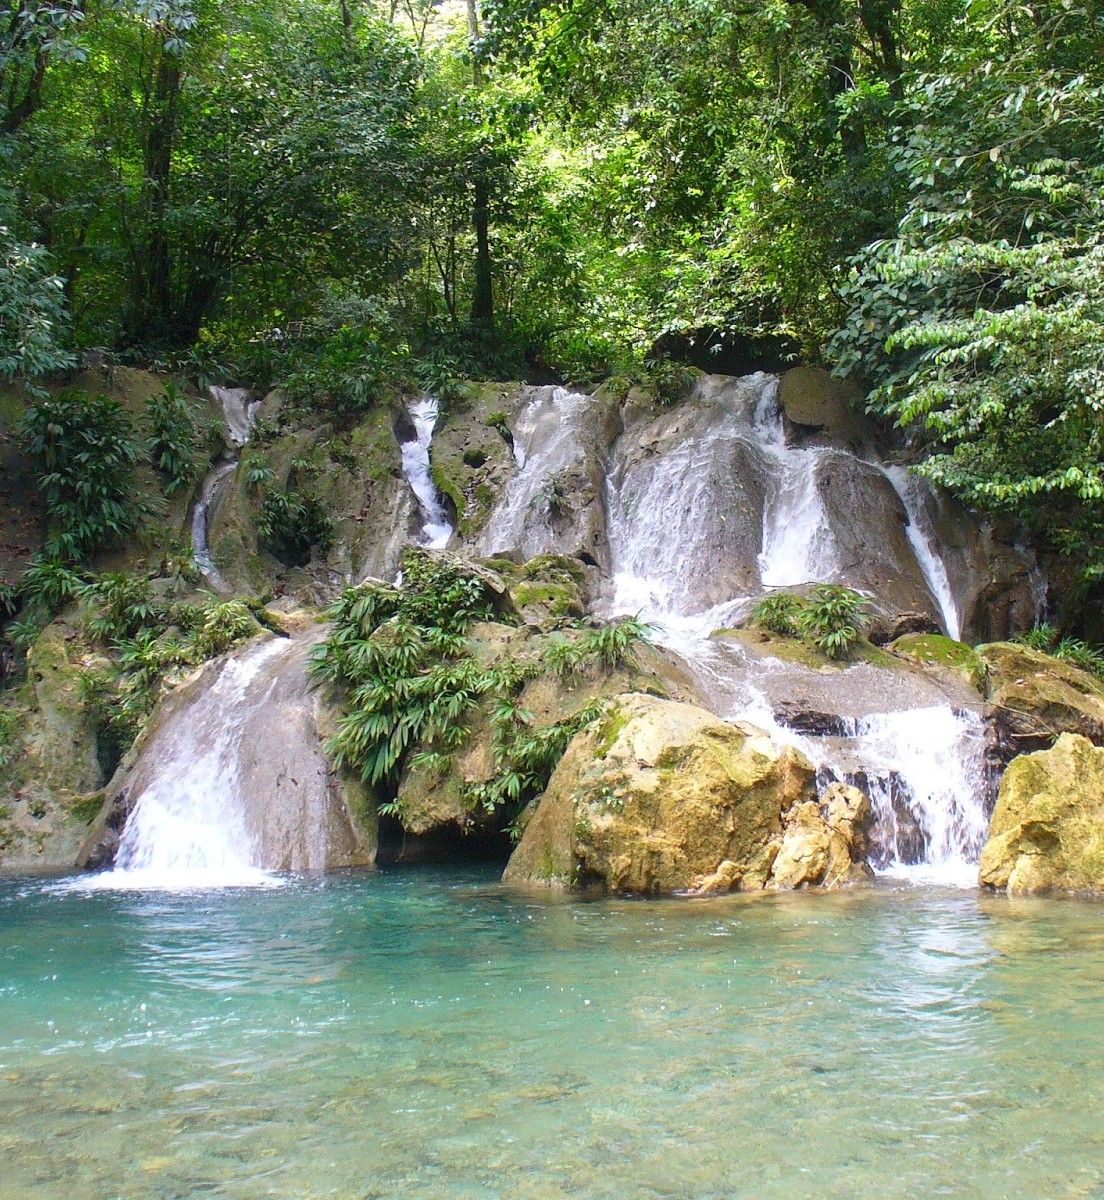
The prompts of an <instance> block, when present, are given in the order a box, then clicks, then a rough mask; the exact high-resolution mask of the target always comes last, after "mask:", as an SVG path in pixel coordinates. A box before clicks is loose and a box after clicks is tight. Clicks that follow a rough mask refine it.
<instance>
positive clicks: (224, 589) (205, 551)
mask: <svg viewBox="0 0 1104 1200" xmlns="http://www.w3.org/2000/svg"><path fill="white" fill-rule="evenodd" d="M237 465H238V460H237V459H236V458H232V459H229V460H227V461H225V462H220V463H219V464H218V465H217V466H215V467H213V468H212V469H211V470H210V471H209V472H208V473H207V476H206V478H205V479H204V480H203V484H202V486H201V487H200V489H199V497H198V499H197V500H196V502H195V507H194V508H193V509H192V561H193V562H194V563H195V565H196V566H197V567H198V568H199V570H200V572H201V574H202V575H203V578H204V579H206V580H207V582H208V583H209V584H210V585H211V587H212V588H213V589H214V590H215V591H216V592H219V593H220V594H223V595H226V594H228V593H229V592H230V591H231V590H232V589H231V588H230V586H229V584H227V582H226V580H225V579H223V577H222V575H221V574H220V573H219V569H218V567H216V566H215V561H214V559H213V558H212V557H211V550H210V547H209V545H208V543H207V529H208V525H209V521H210V516H211V510H212V509H213V508H214V507H215V505H216V504H217V503H218V498H219V496H220V495H221V493H222V489H223V487H224V485H225V483H226V480H227V479H228V478H229V477H230V475H231V474H232V473H233V471H234V468H235V467H236V466H237Z"/></svg>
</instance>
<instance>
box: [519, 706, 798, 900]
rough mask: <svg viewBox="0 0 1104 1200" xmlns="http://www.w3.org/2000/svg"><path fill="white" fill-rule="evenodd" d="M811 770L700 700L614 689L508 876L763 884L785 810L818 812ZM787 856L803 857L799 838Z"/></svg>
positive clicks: (684, 888) (664, 885)
mask: <svg viewBox="0 0 1104 1200" xmlns="http://www.w3.org/2000/svg"><path fill="white" fill-rule="evenodd" d="M814 774H815V773H814V770H813V767H812V764H811V763H810V762H809V761H808V759H806V758H805V756H804V755H803V754H801V753H800V751H798V750H795V749H794V748H792V747H789V746H785V747H780V746H778V745H776V744H775V743H774V742H772V741H771V740H770V738H769V737H768V736H767V735H766V734H765V733H763V732H762V731H761V730H759V729H756V728H754V727H753V726H750V725H744V724H733V723H729V722H726V721H722V720H720V719H719V718H717V717H715V716H713V715H712V714H711V713H709V712H706V711H705V709H702V708H698V707H697V706H696V705H692V704H684V703H679V702H676V701H671V700H661V699H658V698H656V697H654V696H644V695H639V694H626V695H621V696H618V697H616V698H615V699H614V700H613V701H612V702H611V703H610V705H609V707H608V709H607V711H606V713H605V715H604V717H603V718H602V719H601V720H600V721H598V722H595V723H594V724H592V725H591V726H589V727H588V728H587V729H585V730H584V731H583V732H581V733H579V734H578V735H576V737H575V739H574V740H573V741H572V743H571V745H570V746H569V747H568V750H567V752H566V754H565V755H564V757H563V759H562V760H561V761H560V764H559V766H558V767H557V768H556V771H555V773H554V774H553V776H552V779H551V782H550V783H549V786H548V789H547V790H546V792H545V793H544V795H543V797H542V798H541V799H540V801H539V803H538V805H537V807H536V810H535V812H534V813H533V814H532V816H531V817H530V819H529V821H528V824H527V825H526V828H525V832H524V833H523V835H522V838H521V841H520V842H519V844H518V847H517V849H516V850H515V851H514V854H513V856H512V857H511V859H510V862H509V865H508V866H507V868H506V872H505V875H504V876H503V879H504V881H505V882H506V883H509V884H515V885H541V886H548V887H553V888H561V889H562V888H573V887H599V888H601V889H602V890H605V891H612V892H637V893H643V894H647V895H656V894H664V893H672V892H691V891H695V890H696V891H697V892H698V893H699V894H701V892H702V890H703V889H709V890H715V889H716V888H717V887H719V886H720V884H721V881H722V880H726V881H728V883H729V885H730V886H732V885H736V886H739V887H741V888H745V889H746V888H761V887H763V886H764V885H765V884H766V883H767V881H768V879H769V878H770V871H771V867H772V865H773V864H774V862H775V856H776V855H777V854H778V853H779V846H780V845H781V844H783V843H782V833H783V815H784V814H785V813H787V812H789V810H790V809H791V808H793V807H794V806H795V805H803V804H806V803H810V802H812V808H813V809H814V810H815V809H817V805H816V803H815V795H814V790H813V779H814ZM794 828H795V831H796V829H797V826H795V827H794ZM795 837H796V833H795ZM791 852H792V857H793V858H794V860H795V861H796V859H797V858H798V857H799V853H798V849H797V846H796V844H795V843H794V844H791ZM726 862H727V863H728V864H730V865H729V866H722V864H724V863H726ZM796 873H797V872H796V868H795V869H794V872H792V873H791V874H790V875H788V876H787V877H786V879H785V880H783V881H780V882H779V883H778V885H777V886H789V880H790V879H791V878H793V877H794V876H795V875H796ZM806 874H808V872H806Z"/></svg>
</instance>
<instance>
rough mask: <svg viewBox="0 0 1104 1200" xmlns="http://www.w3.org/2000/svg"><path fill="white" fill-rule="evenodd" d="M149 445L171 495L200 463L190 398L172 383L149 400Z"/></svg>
mask: <svg viewBox="0 0 1104 1200" xmlns="http://www.w3.org/2000/svg"><path fill="white" fill-rule="evenodd" d="M146 431H147V438H146V444H147V446H148V448H149V456H150V461H151V462H152V463H153V466H154V468H155V470H156V471H157V473H158V474H159V475H160V476H161V478H162V480H163V481H164V492H165V495H166V496H171V495H172V494H173V493H174V492H178V491H179V490H180V489H181V488H184V487H187V486H188V485H189V484H190V483H192V482H193V480H194V479H195V477H196V474H197V467H198V465H199V432H198V430H197V429H196V423H195V420H194V418H193V417H192V412H191V409H190V408H189V407H188V403H187V401H186V400H185V399H184V397H183V396H181V395H180V394H179V393H178V392H177V390H176V388H174V387H173V385H172V384H171V383H170V384H168V385H167V386H166V388H165V390H164V391H163V392H162V393H161V394H160V395H157V396H150V397H149V399H148V400H147V401H146Z"/></svg>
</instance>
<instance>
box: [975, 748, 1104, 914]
mask: <svg viewBox="0 0 1104 1200" xmlns="http://www.w3.org/2000/svg"><path fill="white" fill-rule="evenodd" d="M978 879H979V881H980V882H981V883H982V884H983V885H985V886H987V887H992V888H1007V889H1008V891H1010V892H1044V891H1050V890H1055V889H1058V890H1071V891H1092V892H1100V891H1104V749H1101V748H1099V747H1097V746H1094V745H1093V744H1092V743H1091V742H1090V741H1089V740H1088V739H1087V738H1084V737H1079V736H1077V735H1075V734H1069V733H1066V734H1062V735H1061V736H1060V737H1059V738H1058V740H1057V742H1056V743H1055V744H1054V746H1053V747H1052V748H1051V749H1050V750H1040V751H1036V752H1035V753H1034V754H1024V755H1020V756H1019V757H1018V758H1016V759H1014V760H1013V761H1012V763H1011V764H1010V765H1009V767H1008V770H1007V771H1005V773H1004V778H1003V779H1002V780H1001V787H1000V795H999V797H998V799H997V805H996V808H995V809H994V810H993V819H992V823H991V825H990V830H989V841H988V842H987V843H986V845H985V849H984V850H983V851H982V854H981V862H980V865H979V869H978Z"/></svg>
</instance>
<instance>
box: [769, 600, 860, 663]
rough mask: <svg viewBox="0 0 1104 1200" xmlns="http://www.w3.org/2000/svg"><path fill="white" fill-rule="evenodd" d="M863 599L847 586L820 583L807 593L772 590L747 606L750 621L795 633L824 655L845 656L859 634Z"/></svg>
mask: <svg viewBox="0 0 1104 1200" xmlns="http://www.w3.org/2000/svg"><path fill="white" fill-rule="evenodd" d="M865 611H866V600H865V599H864V598H863V596H861V595H860V594H859V593H858V592H856V591H852V589H851V588H847V587H842V586H841V585H839V584H835V583H820V584H817V586H816V587H815V588H813V590H812V592H810V594H809V596H808V597H807V598H806V597H803V596H796V595H793V594H792V593H790V592H775V593H773V594H772V595H770V596H765V597H764V598H763V599H762V600H760V601H759V603H758V604H756V605H755V607H754V608H753V609H752V610H751V620H752V623H753V624H755V625H758V626H759V627H760V628H761V629H768V630H770V631H771V632H772V633H777V634H780V635H781V636H782V637H798V638H801V639H802V640H804V641H806V642H808V643H809V645H811V646H813V647H814V648H815V649H817V650H819V651H820V653H821V654H823V655H825V656H826V657H827V658H846V657H847V655H848V654H849V653H850V651H851V648H852V647H853V646H854V645H855V644H856V642H858V641H859V640H860V639H861V638H862V635H863V617H864V615H865Z"/></svg>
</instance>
